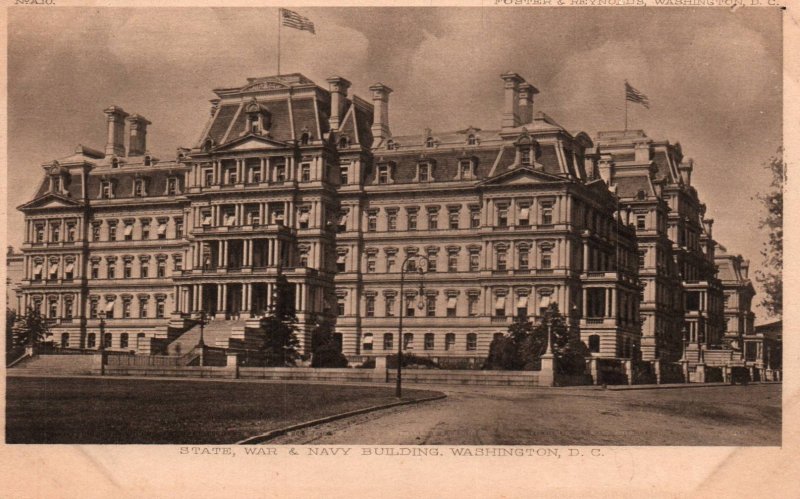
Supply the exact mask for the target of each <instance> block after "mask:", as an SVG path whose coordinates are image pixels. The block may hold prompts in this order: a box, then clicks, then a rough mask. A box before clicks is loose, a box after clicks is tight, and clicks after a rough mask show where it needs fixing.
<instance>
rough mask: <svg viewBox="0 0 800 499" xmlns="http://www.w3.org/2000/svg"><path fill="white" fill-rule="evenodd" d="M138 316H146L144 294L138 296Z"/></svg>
mask: <svg viewBox="0 0 800 499" xmlns="http://www.w3.org/2000/svg"><path fill="white" fill-rule="evenodd" d="M139 317H140V318H142V319H146V318H147V298H145V297H144V296H142V297H141V298H139Z"/></svg>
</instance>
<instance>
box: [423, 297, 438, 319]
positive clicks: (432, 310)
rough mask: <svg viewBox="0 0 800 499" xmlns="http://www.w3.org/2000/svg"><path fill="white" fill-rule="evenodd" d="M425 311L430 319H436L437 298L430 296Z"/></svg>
mask: <svg viewBox="0 0 800 499" xmlns="http://www.w3.org/2000/svg"><path fill="white" fill-rule="evenodd" d="M425 309H426V311H427V315H428V317H436V297H435V296H428V297H427V299H426V300H425Z"/></svg>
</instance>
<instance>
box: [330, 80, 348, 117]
mask: <svg viewBox="0 0 800 499" xmlns="http://www.w3.org/2000/svg"><path fill="white" fill-rule="evenodd" d="M327 81H328V84H329V85H330V87H329V88H330V91H331V118H330V125H331V130H338V129H339V125H341V120H342V118H344V107H345V105H346V104H347V89H349V88H350V82H349V81H347V80H346V79H344V78H342V77H341V76H331V77H330V78H328V80H327Z"/></svg>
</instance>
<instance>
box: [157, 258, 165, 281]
mask: <svg viewBox="0 0 800 499" xmlns="http://www.w3.org/2000/svg"><path fill="white" fill-rule="evenodd" d="M166 274H167V263H166V262H163V261H161V262H158V265H156V277H158V278H163V277H166Z"/></svg>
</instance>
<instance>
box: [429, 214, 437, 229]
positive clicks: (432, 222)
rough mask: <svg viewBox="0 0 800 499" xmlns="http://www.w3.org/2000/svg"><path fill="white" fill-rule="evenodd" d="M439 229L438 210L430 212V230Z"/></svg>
mask: <svg viewBox="0 0 800 499" xmlns="http://www.w3.org/2000/svg"><path fill="white" fill-rule="evenodd" d="M438 228H439V212H438V211H436V210H429V211H428V229H430V230H435V229H438Z"/></svg>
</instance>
